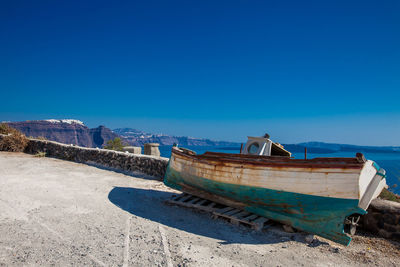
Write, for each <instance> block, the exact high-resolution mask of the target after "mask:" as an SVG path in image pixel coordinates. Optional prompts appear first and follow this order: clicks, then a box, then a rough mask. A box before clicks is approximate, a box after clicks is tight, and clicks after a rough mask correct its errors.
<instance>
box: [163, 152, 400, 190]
mask: <svg viewBox="0 0 400 267" xmlns="http://www.w3.org/2000/svg"><path fill="white" fill-rule="evenodd" d="M171 148H172V146H160V153H161V156H162V157H166V158H169V157H170V156H171ZM185 148H187V149H190V150H193V151H195V152H196V153H197V154H203V153H204V152H206V151H211V152H221V153H239V152H240V147H215V146H185ZM357 152H358V151H354V152H347V151H346V152H336V153H324V154H312V153H307V158H309V159H311V158H318V157H355V155H356V153H357ZM363 154H364V156H365V157H366V158H367V159H370V160H373V161H375V162H376V163H377V164H378V165H379V166H380V167H382V168H384V169H385V170H386V176H387V177H386V182H387V184H388V185H389V190H390V191H392V192H394V193H396V194H400V152H391V153H371V152H369V153H364V152H363ZM292 156H293V157H294V158H295V159H304V153H292Z"/></svg>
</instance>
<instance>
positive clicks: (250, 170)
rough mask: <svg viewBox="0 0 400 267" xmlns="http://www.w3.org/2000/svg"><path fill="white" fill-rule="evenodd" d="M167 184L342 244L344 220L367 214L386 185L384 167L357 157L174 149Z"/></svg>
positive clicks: (166, 177) (344, 239)
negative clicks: (198, 152)
mask: <svg viewBox="0 0 400 267" xmlns="http://www.w3.org/2000/svg"><path fill="white" fill-rule="evenodd" d="M378 171H383V172H382V173H383V176H380V175H378V174H377V173H378ZM382 173H381V174H382ZM164 183H165V184H166V185H167V186H170V187H172V188H175V189H178V190H182V191H184V192H187V193H190V194H194V195H196V194H198V196H200V197H202V196H203V195H207V196H208V197H210V198H214V201H216V202H218V200H221V201H222V202H221V203H224V204H226V203H231V204H232V206H234V205H236V206H238V205H239V208H242V209H245V210H246V211H249V212H253V213H256V214H259V215H261V216H265V217H267V218H271V219H273V220H276V221H280V222H282V223H285V224H288V225H291V226H293V227H295V228H298V229H301V230H304V231H306V232H311V233H315V234H317V235H320V236H323V237H325V238H328V239H330V240H333V241H335V242H338V243H341V244H343V245H348V244H349V243H350V241H351V238H350V237H349V236H348V235H346V234H345V233H344V223H345V219H346V218H347V217H348V216H350V215H354V214H359V215H363V214H365V213H366V208H367V206H368V205H369V203H370V200H371V199H372V198H373V197H374V196H375V197H376V194H377V193H378V194H379V192H380V190H381V189H382V187H383V186H384V185H386V181H385V176H384V170H383V169H382V170H380V169H379V167H378V166H377V165H376V164H374V162H373V161H366V160H365V159H363V157H360V158H359V157H358V156H357V157H356V158H320V159H311V160H294V159H290V158H282V157H258V156H254V155H237V154H236V155H235V154H224V153H209V152H207V153H205V154H203V155H196V154H195V153H193V152H190V151H186V150H184V149H183V150H180V149H175V148H173V150H172V153H171V158H170V161H169V164H168V168H167V171H166V175H165V178H164ZM378 191H379V192H378ZM206 198H207V197H206ZM360 200H363V201H362V203H361V202H360ZM228 205H230V204H228Z"/></svg>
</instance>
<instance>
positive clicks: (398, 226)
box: [361, 199, 400, 240]
mask: <svg viewBox="0 0 400 267" xmlns="http://www.w3.org/2000/svg"><path fill="white" fill-rule="evenodd" d="M361 218H362V227H363V228H364V229H365V230H368V231H370V232H373V233H376V234H378V235H380V236H382V237H384V238H390V239H396V240H400V203H397V202H393V201H388V200H383V199H375V200H373V201H372V202H371V205H370V206H369V208H368V214H366V215H364V216H362V217H361Z"/></svg>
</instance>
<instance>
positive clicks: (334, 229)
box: [164, 165, 366, 246]
mask: <svg viewBox="0 0 400 267" xmlns="http://www.w3.org/2000/svg"><path fill="white" fill-rule="evenodd" d="M164 183H165V184H166V185H167V186H169V187H172V188H175V189H177V190H181V191H187V190H185V188H187V187H189V188H192V189H193V188H195V189H197V190H198V193H199V194H198V195H199V196H201V195H202V193H201V191H204V192H208V193H212V194H215V195H218V196H222V197H225V198H227V199H231V200H234V201H238V202H240V203H243V204H244V205H243V206H242V207H241V208H242V209H244V210H246V211H248V212H252V213H255V214H258V215H260V216H264V217H266V218H271V219H273V220H276V221H279V222H282V223H284V224H287V225H291V226H293V227H295V228H297V229H300V230H303V231H306V232H310V233H314V234H317V235H319V236H322V237H325V238H327V239H330V240H332V241H335V242H337V243H340V244H343V245H346V246H347V245H348V244H349V243H350V241H351V237H349V236H348V235H347V234H345V233H344V220H345V218H346V217H347V216H350V215H352V214H360V215H362V214H365V213H366V211H365V210H363V209H361V208H359V207H358V206H357V205H358V199H343V198H332V197H320V196H313V195H306V194H299V193H292V192H285V191H280V190H272V189H267V188H260V187H252V186H244V185H237V184H228V183H221V182H218V181H214V180H210V179H205V178H203V177H198V176H194V175H190V174H187V173H185V174H183V173H181V172H179V171H176V170H174V169H173V168H172V167H171V166H170V165H169V166H168V168H167V172H166V175H165V179H164ZM190 193H192V194H196V192H194V191H193V190H191V191H190Z"/></svg>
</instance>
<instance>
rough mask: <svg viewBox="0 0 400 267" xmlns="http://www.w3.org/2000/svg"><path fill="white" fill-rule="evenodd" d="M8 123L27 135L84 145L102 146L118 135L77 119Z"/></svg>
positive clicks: (102, 127)
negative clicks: (89, 126) (88, 125)
mask: <svg viewBox="0 0 400 267" xmlns="http://www.w3.org/2000/svg"><path fill="white" fill-rule="evenodd" d="M7 124H8V125H10V126H11V127H13V128H16V129H18V130H20V131H21V132H23V133H24V134H25V135H26V136H32V137H44V138H46V139H48V140H52V141H57V142H60V143H64V144H74V145H78V146H84V147H102V146H103V145H104V144H105V143H106V142H107V141H108V140H110V139H114V138H115V137H118V135H117V134H116V133H114V132H113V131H111V130H110V129H108V128H106V127H104V126H99V127H97V128H93V129H89V128H88V127H87V126H85V125H84V124H83V123H82V122H81V121H77V120H40V121H23V122H8V123H7Z"/></svg>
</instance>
